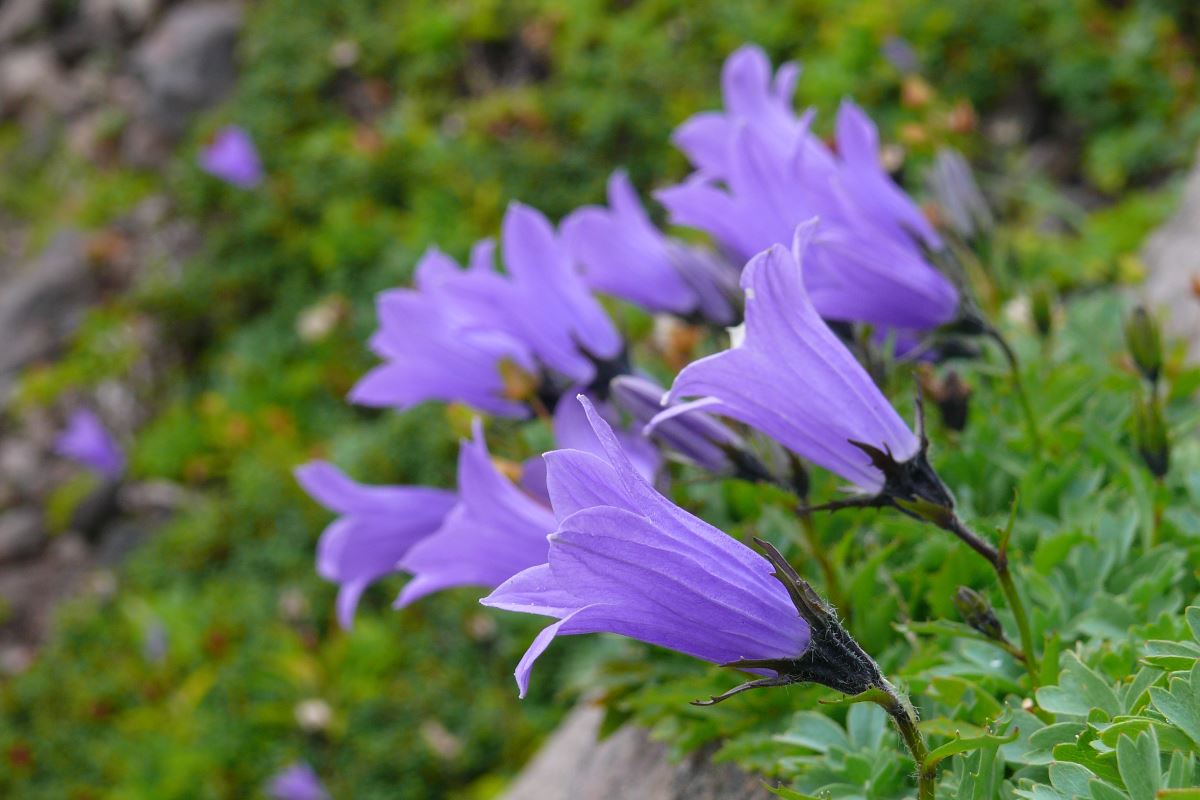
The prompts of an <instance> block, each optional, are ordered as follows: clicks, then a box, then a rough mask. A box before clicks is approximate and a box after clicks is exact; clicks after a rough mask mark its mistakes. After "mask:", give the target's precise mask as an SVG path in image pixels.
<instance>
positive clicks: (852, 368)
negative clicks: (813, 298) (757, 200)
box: [669, 224, 919, 492]
mask: <svg viewBox="0 0 1200 800" xmlns="http://www.w3.org/2000/svg"><path fill="white" fill-rule="evenodd" d="M814 227H815V225H814V224H810V225H809V226H803V227H802V228H801V229H800V230H799V231H798V241H797V251H798V253H799V254H801V255H802V256H803V255H805V250H806V248H807V246H808V241H807V239H809V238H810V237H811V236H812V235H813V233H814ZM742 281H743V286H744V287H745V289H746V292H747V301H746V328H747V330H746V340H745V342H744V343H743V345H742V346H741V347H738V348H734V349H731V350H726V351H725V352H723V353H718V354H717V355H714V356H709V357H708V358H704V359H701V360H699V361H697V362H695V363H693V364H691V365H689V366H687V367H686V368H684V370H683V371H682V372H681V373H680V374H679V376H678V377H677V378H676V380H675V384H674V385H673V386H672V388H671V392H670V397H669V399H670V400H671V401H672V402H674V401H677V400H679V399H681V398H684V397H711V398H715V399H716V400H717V401H718V404H715V405H712V406H710V410H712V411H714V412H715V413H721V414H724V415H726V416H729V417H732V418H734V419H737V420H740V421H742V422H744V423H746V424H747V425H750V426H751V427H754V428H757V429H759V430H761V431H762V432H763V433H765V434H767V435H768V436H771V437H772V438H774V439H775V440H777V441H778V442H780V443H781V444H783V445H784V446H786V447H788V448H789V449H791V450H792V451H794V452H795V453H796V454H798V455H800V456H801V457H803V458H806V459H808V460H810V461H813V462H814V463H816V464H819V465H820V466H823V467H825V468H826V469H829V470H831V471H833V472H836V473H837V474H839V475H841V476H842V477H844V478H846V479H847V480H849V481H851V482H852V483H854V484H856V485H857V486H859V487H860V488H862V489H863V490H865V491H869V492H874V491H878V490H879V489H880V488H881V487H882V486H883V475H882V474H881V473H880V472H879V471H878V470H877V469H875V468H874V467H873V466H871V464H870V461H869V459H868V458H867V456H866V455H865V454H864V453H862V452H861V451H860V450H858V449H857V448H856V447H854V446H853V445H851V444H850V441H851V440H854V441H860V442H865V443H867V444H872V445H874V446H876V447H879V448H889V449H890V450H891V452H892V453H893V454H894V455H895V457H896V458H897V459H899V460H902V461H903V460H906V459H908V458H911V457H912V456H913V455H915V454H916V452H917V449H918V446H919V443H918V442H917V439H916V437H915V436H913V434H912V432H911V431H909V429H908V427H907V426H906V425H905V424H904V421H903V420H901V419H900V417H899V415H897V414H896V412H895V410H894V409H893V408H892V407H891V405H890V404H889V403H888V401H887V399H886V398H885V397H884V396H883V395H882V394H881V393H880V392H879V389H878V388H877V387H876V386H875V384H874V383H873V382H872V381H871V378H870V376H868V375H867V373H866V371H865V370H863V368H862V367H861V366H860V365H859V364H858V362H857V361H855V359H854V357H853V356H852V355H851V354H850V353H849V351H847V350H846V348H845V346H844V345H843V344H842V343H841V342H840V341H839V340H838V339H837V337H836V336H834V334H833V333H832V332H831V331H830V330H829V328H828V327H827V326H826V325H825V323H824V322H823V321H822V319H821V317H820V315H819V314H818V313H817V311H816V309H815V308H814V306H813V304H812V302H810V300H809V297H808V293H807V292H806V291H805V288H804V281H803V272H802V269H801V265H800V262H799V261H797V259H796V257H795V256H794V255H793V254H792V253H789V252H788V251H787V250H786V249H784V248H782V247H779V246H774V247H772V248H771V249H770V250H768V251H767V252H765V253H763V254H761V255H759V256H757V257H755V258H754V259H753V260H752V261H751V262H750V263H749V264H748V265H747V266H746V271H745V273H744V274H743V276H742Z"/></svg>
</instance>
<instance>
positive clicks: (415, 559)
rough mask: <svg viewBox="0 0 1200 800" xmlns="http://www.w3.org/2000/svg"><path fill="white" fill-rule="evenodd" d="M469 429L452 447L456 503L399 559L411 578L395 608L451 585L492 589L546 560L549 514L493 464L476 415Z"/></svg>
mask: <svg viewBox="0 0 1200 800" xmlns="http://www.w3.org/2000/svg"><path fill="white" fill-rule="evenodd" d="M473 433H474V436H473V438H472V439H471V440H470V441H464V442H463V443H462V445H461V447H460V448H459V451H458V503H457V504H456V505H455V506H454V508H453V509H452V510H451V511H450V513H449V514H448V515H447V516H446V519H445V521H444V522H443V523H442V526H441V527H440V528H439V529H438V530H437V532H435V533H434V534H433V535H431V536H429V537H426V538H425V539H422V540H421V541H419V542H417V543H416V544H415V545H413V547H412V549H411V550H409V551H408V553H407V554H406V555H405V556H404V557H403V558H402V559H401V561H400V565H399V568H400V569H401V570H402V571H404V572H409V573H412V575H413V579H412V580H411V581H409V582H408V584H407V585H406V586H405V587H404V589H403V591H401V593H400V597H399V598H398V599H397V601H396V605H397V606H398V607H401V606H406V605H408V604H409V603H412V602H413V601H415V600H418V599H419V598H422V597H425V596H426V595H428V594H432V593H433V592H439V591H442V590H443V589H448V588H451V587H456V586H482V587H486V588H488V589H493V588H495V587H497V586H499V585H500V584H501V583H503V582H504V581H506V580H508V579H509V578H511V577H512V576H513V575H516V574H517V573H518V572H520V571H522V570H524V569H526V568H527V567H531V566H534V565H536V564H543V563H545V561H546V548H547V542H546V536H547V535H548V534H549V533H550V532H551V531H553V530H554V515H553V514H552V513H551V512H550V509H549V507H548V506H545V505H542V504H541V503H539V502H537V501H536V500H535V499H534V498H533V497H531V496H530V495H528V494H526V493H525V492H524V491H522V490H521V489H519V488H518V487H517V486H516V485H515V484H514V483H513V482H512V481H510V480H509V479H508V478H507V477H505V476H504V475H503V474H502V473H501V472H500V471H499V470H498V469H497V468H496V466H495V464H494V463H493V462H492V459H491V456H489V455H488V450H487V444H486V442H485V441H484V438H483V425H482V423H481V422H480V420H478V419H476V420H475V422H474V427H473Z"/></svg>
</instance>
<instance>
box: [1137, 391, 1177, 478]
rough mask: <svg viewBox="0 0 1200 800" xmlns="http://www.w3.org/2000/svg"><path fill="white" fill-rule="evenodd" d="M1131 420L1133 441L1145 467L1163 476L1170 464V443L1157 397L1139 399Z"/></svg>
mask: <svg viewBox="0 0 1200 800" xmlns="http://www.w3.org/2000/svg"><path fill="white" fill-rule="evenodd" d="M1133 422H1134V430H1133V435H1134V441H1135V442H1136V443H1137V449H1138V453H1139V454H1141V456H1142V461H1144V462H1145V463H1146V468H1147V469H1149V470H1150V473H1151V474H1152V475H1154V477H1156V478H1161V477H1163V476H1165V475H1166V474H1167V470H1168V469H1170V466H1171V445H1170V442H1169V441H1168V438H1167V426H1166V424H1165V423H1164V422H1163V413H1162V408H1161V406H1160V405H1159V402H1158V400H1157V398H1155V397H1153V396H1152V397H1149V398H1147V399H1145V400H1143V401H1140V402H1139V403H1138V405H1137V408H1136V410H1135V411H1134V419H1133Z"/></svg>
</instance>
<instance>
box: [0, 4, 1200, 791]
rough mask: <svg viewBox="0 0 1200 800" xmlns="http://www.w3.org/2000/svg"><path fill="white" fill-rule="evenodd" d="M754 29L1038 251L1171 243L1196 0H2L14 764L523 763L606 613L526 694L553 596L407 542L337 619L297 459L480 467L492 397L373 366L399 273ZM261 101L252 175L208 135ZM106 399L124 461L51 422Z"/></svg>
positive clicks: (222, 781)
mask: <svg viewBox="0 0 1200 800" xmlns="http://www.w3.org/2000/svg"><path fill="white" fill-rule="evenodd" d="M746 42H756V43H758V44H760V45H762V46H763V47H764V48H766V49H767V51H768V52H769V53H770V54H771V56H772V59H773V60H774V61H775V62H776V63H778V62H779V61H782V60H785V59H796V60H798V61H800V62H801V63H802V64H803V66H804V74H803V77H802V79H801V81H800V89H799V98H798V101H799V102H800V103H802V104H811V105H813V106H815V107H816V108H817V109H818V110H819V111H820V112H821V113H820V116H819V120H820V122H819V125H818V127H819V129H820V130H822V132H827V131H828V127H829V125H830V122H831V120H832V111H833V109H834V108H835V107H836V104H837V103H838V101H839V100H840V99H841V98H842V97H844V96H853V97H855V98H856V99H857V100H858V102H859V103H860V104H861V105H862V106H863V107H864V108H865V109H867V110H868V112H869V113H871V114H872V116H873V117H875V119H876V120H877V121H878V123H879V125H880V129H881V134H882V137H883V139H884V141H885V142H886V143H887V144H886V148H885V154H884V155H885V159H886V161H887V163H888V166H889V167H890V168H892V169H893V170H894V171H895V173H896V174H897V176H898V178H899V179H900V180H901V181H902V182H903V183H905V184H906V185H907V186H908V187H910V188H913V189H915V190H917V193H918V194H920V192H921V188H922V186H923V185H924V183H923V182H924V180H925V175H926V172H927V168H928V166H929V164H930V162H931V160H932V156H933V154H934V153H935V151H936V150H937V149H938V148H939V147H942V146H947V145H949V146H953V147H956V148H958V149H959V150H961V151H962V152H964V153H965V154H966V155H967V156H968V158H969V159H970V160H971V161H972V163H973V164H974V165H975V166H976V167H977V168H978V169H979V171H980V172H981V174H982V176H983V177H982V181H983V183H984V187H985V189H986V190H987V192H988V194H989V198H990V199H991V200H992V202H993V206H994V207H995V208H996V210H997V211H998V213H999V214H1000V215H1001V216H1002V217H1004V218H1005V219H1006V220H1007V221H1008V222H1009V223H1010V224H1011V229H1010V235H1009V236H1008V237H1007V238H1006V239H1005V241H1006V243H1007V246H1008V247H1011V248H1012V252H1013V253H1014V256H1013V259H1012V262H1013V265H1014V266H1013V269H1012V271H1011V273H1010V274H1009V275H1008V276H1007V277H1006V278H1005V280H1008V281H1009V282H1010V284H1012V285H1020V284H1028V285H1034V284H1036V283H1039V282H1041V283H1043V284H1045V283H1048V284H1050V285H1052V286H1053V287H1054V288H1056V289H1057V290H1067V289H1071V290H1081V289H1083V290H1086V289H1087V288H1088V287H1094V286H1101V285H1112V284H1125V283H1133V282H1136V281H1138V280H1139V279H1140V278H1141V277H1142V274H1143V265H1142V264H1141V262H1140V261H1139V259H1138V256H1137V253H1138V248H1139V246H1140V245H1141V243H1142V241H1143V240H1144V238H1145V236H1146V235H1147V233H1148V232H1149V231H1151V230H1152V229H1153V228H1154V226H1155V225H1157V224H1158V223H1159V222H1161V221H1162V220H1163V219H1164V218H1165V217H1166V216H1167V214H1169V212H1170V211H1171V209H1172V208H1173V206H1174V202H1175V199H1176V197H1177V191H1176V188H1177V186H1178V180H1177V178H1178V176H1179V174H1180V170H1181V169H1182V168H1183V167H1185V166H1186V165H1187V164H1188V162H1189V161H1190V159H1191V155H1192V153H1193V150H1194V147H1195V143H1196V141H1197V137H1198V135H1200V103H1197V81H1198V78H1197V66H1198V62H1197V47H1198V46H1200V5H1197V4H1196V3H1194V2H1192V0H1107V1H1104V0H1069V2H1045V0H1005V1H1004V2H992V1H991V0H964V1H963V2H953V3H950V2H939V0H787V1H786V2H780V0H770V1H769V2H768V1H766V0H744V1H741V2H728V3H722V2H716V0H689V1H688V2H684V0H645V2H629V1H625V2H622V1H620V0H608V2H603V1H602V0H579V1H578V2H573V3H570V4H567V3H560V2H551V1H549V0H547V1H546V2H535V1H533V0H529V1H521V0H516V1H514V2H489V1H488V0H479V1H478V2H466V1H463V2H453V1H452V0H388V1H386V2H382V1H378V0H339V2H336V3H332V2H319V1H318V0H260V1H259V2H256V3H245V4H242V3H237V2H214V1H213V0H175V1H173V2H169V1H168V0H2V2H0V795H2V796H4V797H20V798H72V799H74V800H84V798H109V797H113V798H244V797H252V796H262V792H263V786H264V782H265V781H267V780H268V779H269V777H270V776H271V775H273V774H275V773H276V772H278V771H279V770H280V769H281V768H283V767H284V766H286V765H287V764H290V763H293V762H295V761H298V760H304V761H307V762H308V763H310V764H312V765H313V767H314V768H315V769H316V771H317V772H318V773H319V774H320V775H321V776H322V779H323V780H324V781H325V783H326V785H327V786H328V788H329V790H330V792H331V793H332V794H333V796H335V797H355V798H384V797H386V798H424V797H458V798H487V797H494V796H496V795H497V794H498V793H499V792H501V791H502V790H503V787H504V786H505V785H506V783H507V781H508V780H509V778H510V777H511V776H512V775H513V774H514V773H515V772H516V771H517V770H519V769H520V767H521V766H522V765H523V764H524V763H525V762H526V760H527V759H528V758H529V757H530V756H531V755H532V753H533V752H535V750H536V747H537V745H538V743H539V741H540V740H541V739H542V737H544V736H545V735H546V734H547V732H548V731H550V730H551V729H552V728H553V727H554V726H555V724H556V723H557V722H558V721H559V720H560V719H561V718H562V716H563V715H564V714H565V712H566V710H567V709H569V707H570V700H571V698H572V697H574V696H575V695H577V694H578V693H579V689H580V687H581V686H582V685H583V684H584V683H585V682H586V674H585V669H584V667H582V666H580V664H581V663H582V662H583V661H584V659H583V658H582V653H583V652H584V650H583V648H584V647H586V646H588V645H580V646H578V647H559V648H556V650H554V651H552V652H551V653H550V654H549V655H548V657H547V658H546V659H544V660H543V663H542V664H541V665H540V666H539V670H540V671H541V674H542V675H544V676H545V677H546V678H547V679H546V680H539V681H537V682H535V686H534V691H533V693H532V695H531V697H530V698H528V699H527V700H525V701H523V702H519V701H518V700H517V697H516V691H515V689H514V686H513V684H512V678H511V665H512V664H513V663H515V661H516V659H517V658H518V657H519V654H520V653H521V652H522V651H523V649H524V646H525V644H526V643H527V641H528V639H529V638H530V636H531V635H532V632H533V631H535V630H536V629H537V628H538V627H540V623H539V621H538V620H536V619H513V618H511V617H510V616H503V615H496V614H489V613H484V612H483V610H482V609H480V608H479V607H478V606H477V604H476V602H475V600H476V597H477V595H478V593H477V592H471V591H465V592H457V593H455V592H452V593H448V594H444V595H440V596H437V597H434V598H432V599H430V600H428V601H426V602H423V603H420V604H418V605H416V606H414V607H412V608H410V609H408V610H406V611H405V612H404V613H402V614H398V613H392V612H390V611H389V610H388V606H389V603H390V600H391V598H392V597H393V596H394V591H395V589H396V588H397V587H398V586H399V585H400V583H399V582H398V581H396V580H393V581H385V582H384V585H383V586H381V587H376V588H374V589H372V590H371V591H370V592H369V593H368V595H367V596H366V598H365V600H364V603H363V606H362V608H361V610H360V612H359V615H358V619H357V622H356V625H355V628H354V629H353V631H351V632H343V631H341V630H340V629H338V627H337V625H336V623H335V621H334V615H333V608H334V606H333V599H334V587H332V586H330V585H328V584H325V583H324V582H322V581H321V580H320V579H319V578H317V576H316V575H315V574H314V571H313V547H314V544H315V542H316V539H317V537H318V535H319V534H320V531H321V529H322V527H323V526H324V525H325V524H326V522H327V520H328V515H327V514H326V513H325V512H324V511H322V510H321V509H319V508H318V507H317V506H316V505H315V504H314V503H312V502H311V501H309V500H308V499H307V498H306V497H305V496H304V495H303V494H302V493H301V492H300V490H299V489H298V487H297V486H296V485H295V482H294V480H293V479H292V476H291V470H292V468H293V467H294V466H295V465H297V464H298V463H301V462H303V461H305V460H307V459H310V458H314V457H325V458H330V459H331V460H333V461H335V462H336V463H338V464H339V465H340V466H342V467H343V468H345V469H346V470H347V471H348V472H349V473H350V474H352V475H354V476H356V477H358V478H360V479H362V480H365V481H368V482H372V483H385V482H396V483H401V482H402V483H426V484H431V485H450V484H452V482H453V473H454V463H453V459H454V454H455V449H456V442H457V438H458V437H459V436H460V435H462V433H463V432H464V431H465V430H466V425H467V421H468V419H469V414H468V413H467V412H465V411H464V410H462V409H456V408H450V409H445V408H442V407H432V406H427V407H422V408H420V409H417V410H416V411H413V412H409V413H406V414H404V415H395V414H389V413H379V412H372V411H369V410H364V409H359V408H353V407H351V406H349V405H348V404H347V403H346V402H345V401H344V399H343V398H344V396H345V393H346V391H347V390H348V389H349V388H350V386H351V385H352V384H353V382H354V381H355V380H356V379H357V378H358V377H359V376H360V375H361V374H362V373H363V372H364V371H365V370H366V369H367V368H368V366H369V365H370V364H371V363H372V362H373V359H372V357H371V356H370V354H369V353H368V351H367V349H366V347H365V344H364V342H365V340H366V338H367V336H368V335H369V333H370V331H371V330H372V328H373V327H374V324H375V318H374V311H373V306H372V298H373V295H374V293H375V292H377V291H379V290H381V289H383V288H386V287H390V286H395V285H399V284H402V283H404V282H405V281H406V280H407V278H408V277H409V275H410V272H411V269H412V267H413V264H414V263H415V261H416V259H417V257H418V256H419V255H420V253H421V252H422V251H423V250H424V249H425V248H426V247H427V246H429V245H430V244H432V243H435V242H436V243H437V244H438V245H439V246H441V247H442V248H443V249H445V250H446V251H448V252H449V253H451V254H452V255H454V256H456V257H462V256H463V255H465V253H466V251H467V249H468V247H469V246H470V244H471V243H472V242H473V241H474V240H475V239H477V238H479V237H481V236H487V235H493V234H494V233H495V231H496V229H497V227H498V223H499V219H500V216H501V214H502V213H503V209H504V206H505V204H506V203H507V202H508V201H510V200H512V199H521V200H523V201H525V202H528V203H530V204H532V205H534V206H536V207H538V208H539V209H541V210H543V211H544V212H546V213H547V214H548V215H550V216H551V217H552V218H553V219H559V218H561V216H562V215H563V214H565V213H566V212H568V211H569V210H571V209H572V208H574V207H576V206H578V205H580V204H583V203H588V202H598V201H600V200H601V199H602V197H603V187H604V182H605V180H606V179H607V177H608V175H609V173H610V172H611V170H613V169H614V168H617V167H624V168H626V169H628V170H629V172H630V175H631V177H632V179H633V182H634V184H635V185H636V186H637V187H638V188H639V189H640V190H641V191H642V192H643V193H645V192H647V191H649V190H651V189H652V188H654V187H656V186H659V185H664V184H666V183H669V182H672V181H675V180H678V179H679V178H681V177H682V176H683V175H685V174H686V172H687V164H686V162H685V160H684V158H683V157H682V155H681V154H679V153H678V152H676V151H674V150H673V149H672V148H671V146H670V143H669V140H668V137H669V134H670V132H671V130H672V128H673V127H674V126H675V125H677V124H678V123H679V122H681V121H682V120H683V119H685V118H686V117H687V116H689V115H691V114H692V113H694V112H696V111H699V110H703V109H708V108H716V107H718V106H719V104H720V94H719V79H718V76H719V70H720V66H721V62H722V60H723V59H724V57H725V55H727V54H728V53H729V52H730V51H732V50H733V49H734V48H736V47H738V46H739V45H741V44H743V43H746ZM229 125H236V126H238V127H239V128H241V129H242V130H244V131H245V132H246V133H247V134H248V135H249V136H250V138H251V140H252V141H253V143H254V146H255V147H256V149H257V152H258V156H259V158H260V159H261V165H262V172H263V176H262V179H261V181H254V182H253V185H245V186H242V185H237V183H236V182H233V183H231V182H229V181H228V180H222V179H221V178H220V177H219V176H218V175H214V174H213V171H212V170H211V169H210V170H206V169H205V168H203V165H202V163H201V161H200V155H201V153H202V152H204V151H205V149H206V148H208V147H209V146H210V145H211V144H212V143H213V142H214V137H216V136H217V135H218V133H219V132H220V131H221V130H222V129H224V128H225V127H226V126H229ZM660 218H661V215H660ZM623 323H624V324H625V325H626V327H627V328H632V329H633V330H635V331H637V330H640V331H641V332H642V333H643V334H644V333H646V332H648V331H649V329H650V326H651V325H652V321H651V320H650V319H649V318H646V317H644V316H643V317H639V316H637V315H636V314H631V313H627V315H626V317H625V318H624V319H623ZM1114 325H1115V323H1114ZM81 410H83V411H87V412H91V413H94V414H95V415H96V416H97V418H98V420H99V421H100V423H101V424H102V426H103V427H104V428H105V429H106V430H107V431H108V432H109V433H110V434H111V436H112V437H113V438H114V439H115V443H116V445H117V446H118V448H119V450H120V451H121V452H122V453H123V454H124V456H123V457H124V461H125V464H126V466H125V467H124V469H123V470H120V469H118V470H113V471H109V472H105V471H104V470H97V469H87V468H85V467H83V466H80V465H78V464H76V463H74V462H73V461H72V460H70V459H69V458H64V457H63V456H62V455H61V454H60V453H57V452H56V445H61V442H60V436H61V434H62V432H63V431H64V430H65V429H67V428H68V425H69V424H70V423H71V422H72V419H73V417H74V416H76V415H77V414H78V412H80V411H81ZM537 444H538V443H537V442H517V443H516V446H519V447H523V448H525V449H529V450H532V449H536V446H537ZM59 449H61V447H59ZM594 646H604V645H603V644H601V645H594ZM555 675H557V676H558V677H557V679H551V678H552V677H553V676H555Z"/></svg>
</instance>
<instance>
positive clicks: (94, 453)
mask: <svg viewBox="0 0 1200 800" xmlns="http://www.w3.org/2000/svg"><path fill="white" fill-rule="evenodd" d="M54 451H55V452H56V453H58V454H59V455H60V456H63V457H64V458H69V459H71V460H72V461H76V462H78V463H80V464H83V465H84V466H86V467H89V468H91V469H94V470H95V471H96V472H98V473H100V474H101V475H103V476H104V477H106V478H117V477H120V475H121V473H123V472H124V471H125V454H124V452H122V451H121V448H120V446H118V445H117V443H116V442H115V441H114V440H113V438H112V436H111V435H110V434H109V432H108V430H107V429H105V427H104V424H103V423H102V422H100V418H99V417H97V416H96V414H95V413H93V412H92V411H90V410H88V409H86V408H81V409H78V410H76V411H75V412H73V413H72V414H71V418H70V420H68V422H67V427H66V430H64V431H63V432H62V433H61V434H59V437H58V439H57V441H56V442H55V445H54Z"/></svg>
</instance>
